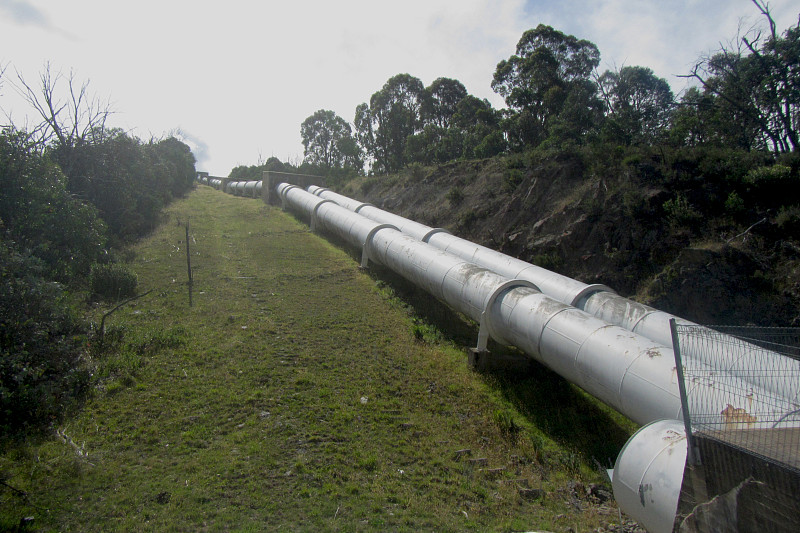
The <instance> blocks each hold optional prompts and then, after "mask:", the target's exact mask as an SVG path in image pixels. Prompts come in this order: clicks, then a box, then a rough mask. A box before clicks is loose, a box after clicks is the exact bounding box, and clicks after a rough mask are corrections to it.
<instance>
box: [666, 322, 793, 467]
mask: <svg viewBox="0 0 800 533" xmlns="http://www.w3.org/2000/svg"><path fill="white" fill-rule="evenodd" d="M677 334H678V341H679V345H680V354H681V362H682V365H683V372H684V380H685V386H686V390H687V402H688V406H687V407H688V413H689V418H690V422H691V427H692V433H693V435H696V436H703V437H706V438H712V439H716V440H719V441H722V442H725V443H727V444H728V445H731V446H734V447H736V448H739V449H741V450H744V451H746V452H747V453H750V454H753V455H757V456H760V457H762V458H764V459H765V460H767V461H770V462H774V463H778V464H780V465H783V466H785V467H788V468H790V469H792V470H796V471H800V328H762V327H722V326H712V327H704V326H697V325H678V326H677ZM731 376H732V377H731ZM696 383H706V384H711V385H712V387H711V389H709V388H708V387H693V386H692V385H693V384H696ZM709 390H712V391H715V392H709ZM720 392H723V393H724V394H725V396H726V397H727V398H729V400H728V403H727V405H726V406H725V408H724V409H723V410H721V411H719V412H707V411H708V408H707V407H706V408H704V407H702V406H708V405H712V404H713V402H710V401H707V398H704V397H703V395H707V394H714V393H720ZM754 397H755V398H758V400H759V401H758V402H755V403H757V404H758V405H760V406H761V407H759V408H757V407H755V406H754V402H753V399H754Z"/></svg>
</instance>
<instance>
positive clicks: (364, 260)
mask: <svg viewBox="0 0 800 533" xmlns="http://www.w3.org/2000/svg"><path fill="white" fill-rule="evenodd" d="M387 228H388V229H393V230H395V231H400V230H399V229H397V227H396V226H394V225H392V224H378V225H377V226H375V227H374V228H372V229H371V230H369V233H367V238H366V239H364V244H363V245H362V246H361V268H367V265H368V264H369V247H370V246H371V245H372V238H373V237H375V234H376V233H378V232H379V231H380V230H382V229H387Z"/></svg>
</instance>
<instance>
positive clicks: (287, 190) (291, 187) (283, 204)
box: [276, 183, 298, 211]
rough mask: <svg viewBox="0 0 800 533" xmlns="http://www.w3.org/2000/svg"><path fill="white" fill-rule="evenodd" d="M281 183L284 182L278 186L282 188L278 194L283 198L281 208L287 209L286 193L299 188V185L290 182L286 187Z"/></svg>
mask: <svg viewBox="0 0 800 533" xmlns="http://www.w3.org/2000/svg"><path fill="white" fill-rule="evenodd" d="M281 185H283V184H282V183H279V184H278V186H277V187H276V189H280V190H278V196H280V198H281V209H283V210H284V211H286V194H287V193H288V192H289V191H291V190H292V189H297V188H298V187H297V185H292V184H290V183H287V184H286V187H283V188H280V187H281Z"/></svg>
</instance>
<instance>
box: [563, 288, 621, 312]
mask: <svg viewBox="0 0 800 533" xmlns="http://www.w3.org/2000/svg"><path fill="white" fill-rule="evenodd" d="M598 292H610V293H611V294H617V291H615V290H614V289H612V288H610V287H607V286H606V285H602V284H600V283H594V284H592V285H587V286H586V287H584V288H583V289H581V291H580V292H579V293H578V294H576V295H575V296H574V297H573V298H572V301H571V302H570V304H569V305H571V306H572V307H577V308H578V309H583V307H584V305H586V300H588V299H589V297H590V296H592V295H593V294H596V293H598Z"/></svg>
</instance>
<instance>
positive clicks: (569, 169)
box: [339, 152, 800, 326]
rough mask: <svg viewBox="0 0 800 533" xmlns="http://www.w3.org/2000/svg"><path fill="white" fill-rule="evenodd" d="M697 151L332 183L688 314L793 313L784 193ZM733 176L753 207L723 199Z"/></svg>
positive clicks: (549, 159)
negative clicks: (684, 155)
mask: <svg viewBox="0 0 800 533" xmlns="http://www.w3.org/2000/svg"><path fill="white" fill-rule="evenodd" d="M703 157H704V158H705V159H700V158H699V157H698V161H679V160H677V159H678V158H679V155H678V156H675V157H674V160H672V161H669V162H668V165H667V164H666V163H664V161H663V160H661V161H659V159H660V158H658V157H654V156H651V155H647V154H645V155H644V156H640V157H638V158H637V157H628V159H627V160H626V161H624V162H622V163H620V164H617V166H611V167H609V166H605V167H604V166H600V168H599V169H598V168H593V167H592V164H591V163H587V162H586V160H589V161H596V155H595V156H592V157H591V158H587V157H583V156H582V155H581V154H576V153H569V152H566V153H563V152H562V153H559V154H557V155H554V156H546V155H545V156H541V155H539V154H536V153H534V154H529V155H525V156H523V155H517V156H511V157H508V158H494V159H486V160H479V161H468V162H454V163H449V164H444V165H440V166H435V167H421V166H417V165H412V166H411V167H410V168H409V169H406V170H405V171H403V172H401V173H399V174H394V175H389V176H379V177H367V178H359V179H357V180H354V181H351V182H349V183H346V184H345V185H344V186H342V187H339V189H340V190H341V191H342V192H343V193H344V194H347V195H349V196H352V197H354V198H358V199H360V200H362V201H366V202H371V203H373V204H375V205H377V206H379V207H383V208H384V209H387V210H389V211H392V212H395V213H397V214H400V215H402V216H406V217H408V218H411V219H413V220H417V221H419V222H422V223H425V224H428V225H430V226H433V227H444V228H447V229H448V230H450V231H451V232H453V233H455V234H457V235H459V236H461V237H464V238H467V239H470V240H473V241H475V242H478V243H480V244H483V245H485V246H488V247H491V248H494V249H497V250H500V251H502V252H505V253H508V254H509V255H512V256H515V257H519V258H520V259H523V260H526V261H529V262H532V263H534V264H537V265H539V266H542V267H545V268H548V269H551V270H554V271H556V272H559V273H561V274H564V275H567V276H570V277H573V278H575V279H578V280H580V281H583V282H586V283H603V284H606V285H608V286H609V287H611V288H613V289H614V290H616V291H617V292H619V293H620V294H622V295H625V296H630V297H633V298H634V299H636V300H638V301H641V302H643V303H647V304H649V305H652V306H654V307H656V308H659V309H662V310H664V311H667V312H671V313H674V314H676V315H678V316H681V317H684V318H687V319H690V320H693V321H696V322H699V323H704V324H733V325H740V324H741V325H744V324H754V325H761V326H787V325H795V326H796V325H800V232H798V231H797V228H798V227H800V226H798V224H797V223H796V219H797V215H796V211H797V208H791V207H790V208H786V207H784V206H783V203H790V202H792V201H793V199H794V196H795V193H792V192H790V190H787V188H786V187H785V184H783V183H780V182H776V183H774V184H767V185H765V186H763V187H762V188H761V189H758V190H757V189H756V188H755V187H744V186H743V185H742V182H743V179H742V177H741V174H742V173H744V172H745V171H746V165H744V164H742V167H744V169H743V170H736V169H733V168H731V167H734V166H735V165H736V164H737V163H738V162H737V161H736V160H731V161H716V160H714V159H713V157H712V156H708V155H704V156H703ZM712 164H713V165H717V166H719V167H721V168H720V169H718V170H716V171H715V172H714V173H712V172H709V171H708V169H707V168H703V165H705V166H711V165H712ZM751 164H752V163H751ZM681 165H682V167H681ZM665 166H668V169H667V170H664V168H663V167H665ZM726 167H727V168H726ZM680 168H683V170H676V169H680ZM668 173H669V174H670V175H665V174H668ZM737 187H738V188H740V189H742V188H743V189H744V190H745V192H742V196H744V197H745V199H746V200H745V201H746V202H752V203H753V204H755V202H756V201H759V202H760V203H759V205H753V208H752V209H738V210H735V211H734V210H733V209H727V210H726V207H725V206H724V205H727V204H724V205H723V206H722V207H720V204H723V202H724V200H725V199H726V195H729V192H730V191H733V190H736V188H737ZM759 195H760V196H761V197H767V198H771V200H763V199H762V198H761V197H759ZM728 197H730V196H728ZM770 202H772V203H770ZM781 202H783V203H781ZM753 224H755V225H753ZM750 226H752V227H750Z"/></svg>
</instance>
